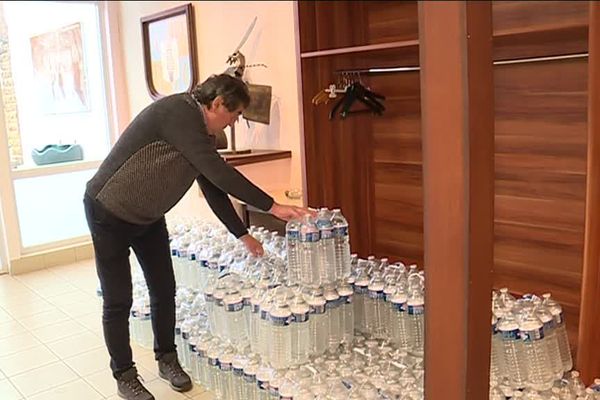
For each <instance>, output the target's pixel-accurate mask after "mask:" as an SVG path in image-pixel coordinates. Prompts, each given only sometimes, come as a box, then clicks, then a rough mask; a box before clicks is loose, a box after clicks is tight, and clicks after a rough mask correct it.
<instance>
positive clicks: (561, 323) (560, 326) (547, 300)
mask: <svg viewBox="0 0 600 400" xmlns="http://www.w3.org/2000/svg"><path fill="white" fill-rule="evenodd" d="M542 298H543V299H544V300H543V302H542V304H543V305H544V306H546V307H547V308H548V310H549V311H550V312H551V313H552V316H553V317H554V323H555V329H556V338H557V340H558V350H559V351H560V359H561V361H562V367H563V371H565V372H566V371H570V370H571V369H572V368H573V357H572V355H571V347H570V346H569V337H568V336H567V327H566V324H565V320H564V318H563V310H562V307H561V306H560V304H558V303H557V302H556V301H554V299H552V298H551V295H550V293H545V294H543V295H542Z"/></svg>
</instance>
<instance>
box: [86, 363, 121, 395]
mask: <svg viewBox="0 0 600 400" xmlns="http://www.w3.org/2000/svg"><path fill="white" fill-rule="evenodd" d="M84 379H85V381H86V382H87V383H89V384H90V385H91V386H92V387H93V388H94V389H96V391H98V392H99V393H100V394H101V395H102V396H104V397H110V396H113V395H116V394H117V381H115V378H113V376H112V372H111V371H110V370H109V369H104V370H102V371H100V372H96V373H94V374H92V375H88V376H86V377H85V378H84Z"/></svg>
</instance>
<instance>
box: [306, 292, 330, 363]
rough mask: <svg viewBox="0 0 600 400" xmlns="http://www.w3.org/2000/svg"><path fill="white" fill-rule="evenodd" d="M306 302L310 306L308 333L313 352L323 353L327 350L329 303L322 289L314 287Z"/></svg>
mask: <svg viewBox="0 0 600 400" xmlns="http://www.w3.org/2000/svg"><path fill="white" fill-rule="evenodd" d="M306 302H307V303H308V305H309V307H310V316H309V322H310V325H309V329H310V334H309V335H308V336H309V338H310V343H311V353H314V354H321V353H323V351H324V350H325V346H326V339H327V337H326V336H325V332H326V330H327V316H326V315H325V305H326V304H327V302H326V300H325V298H324V297H323V290H322V289H313V290H312V291H311V292H310V293H309V294H308V295H307V297H306Z"/></svg>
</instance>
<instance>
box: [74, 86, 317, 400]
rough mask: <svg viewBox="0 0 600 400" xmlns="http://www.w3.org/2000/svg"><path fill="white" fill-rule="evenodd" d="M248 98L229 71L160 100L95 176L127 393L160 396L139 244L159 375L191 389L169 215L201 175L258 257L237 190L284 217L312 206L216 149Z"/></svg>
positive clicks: (109, 307)
mask: <svg viewBox="0 0 600 400" xmlns="http://www.w3.org/2000/svg"><path fill="white" fill-rule="evenodd" d="M249 102H250V96H249V94H248V88H247V87H246V85H245V84H244V83H243V82H242V81H241V80H239V79H237V78H234V77H231V76H229V75H225V74H223V75H217V76H212V77H210V78H209V79H207V80H206V81H205V82H203V83H202V84H201V85H198V86H197V87H196V88H195V89H194V90H193V92H192V93H191V94H188V93H182V94H176V95H172V96H168V97H165V98H163V99H160V100H158V101H156V102H155V103H153V104H151V105H150V106H148V107H147V108H145V109H144V110H143V111H142V112H141V113H140V114H139V115H138V116H137V117H136V118H135V119H134V120H133V121H132V122H131V124H130V125H129V126H128V127H127V129H125V131H124V132H123V134H122V135H121V137H120V138H119V140H118V141H117V143H116V144H115V146H114V147H113V149H112V150H111V152H110V153H109V155H108V156H107V158H106V159H105V160H104V162H103V163H102V165H100V168H99V169H98V172H97V173H96V174H95V175H94V177H93V178H92V179H91V180H90V181H89V182H88V184H87V189H86V193H85V196H84V206H85V211H86V217H87V221H88V225H89V228H90V232H91V234H92V240H93V244H94V250H95V254H96V269H97V272H98V277H99V279H100V285H101V288H102V293H103V300H104V303H103V316H102V324H103V330H104V338H105V341H106V346H107V347H108V352H109V354H110V359H111V361H110V366H111V369H112V371H113V376H114V377H115V379H116V380H117V388H118V394H119V396H120V397H122V398H125V399H130V400H152V399H154V397H153V396H152V395H151V394H150V393H149V392H148V391H147V390H146V388H144V386H143V385H142V384H141V383H140V381H139V380H138V375H137V370H136V368H135V364H134V363H133V359H132V353H131V348H130V346H129V325H128V318H129V312H130V309H131V304H132V294H131V290H132V283H131V271H130V266H129V248H130V247H131V248H132V249H133V250H134V252H135V254H136V257H137V258H138V260H139V263H140V265H141V267H142V270H143V272H144V276H145V279H146V282H147V284H148V289H149V292H150V300H151V311H152V330H153V332H154V353H155V358H156V360H157V361H158V367H159V372H160V377H161V378H163V379H165V380H167V381H169V383H170V385H171V387H172V388H173V389H174V390H177V391H187V390H190V389H191V387H192V383H191V380H190V377H189V376H188V375H187V374H186V373H185V372H184V371H183V370H182V368H181V366H180V365H179V363H178V361H177V354H176V351H175V344H174V331H175V280H174V276H173V268H172V264H171V258H170V252H169V241H168V232H167V229H166V225H165V218H164V215H165V213H166V212H167V211H168V210H170V209H171V208H172V207H173V206H174V205H175V204H176V203H177V202H178V201H179V200H180V199H181V197H183V195H184V194H185V193H186V192H187V190H188V189H189V188H190V186H191V185H192V184H193V182H194V180H196V181H197V182H198V184H199V185H200V188H201V190H202V192H203V193H204V196H205V198H206V200H207V202H208V204H209V205H210V207H211V209H212V210H213V212H214V213H215V214H216V215H217V217H218V218H219V219H220V220H221V221H222V222H223V224H225V226H226V227H227V228H228V229H229V231H230V232H231V233H232V234H233V235H235V236H236V237H237V238H239V239H240V240H241V241H242V242H243V243H244V245H245V246H246V248H247V249H248V251H249V252H250V253H252V254H254V255H257V256H260V255H262V254H263V249H262V246H261V244H260V243H259V242H258V241H257V240H256V239H254V238H253V237H252V236H250V235H249V234H248V232H247V230H246V228H245V226H244V224H243V223H242V222H241V220H240V219H239V217H238V216H237V214H236V212H235V210H234V208H233V206H232V204H231V202H230V200H229V197H228V196H227V195H228V194H230V195H232V196H234V197H236V198H238V199H240V200H243V201H245V202H246V203H248V204H251V205H253V206H255V207H257V208H259V209H261V210H264V211H268V212H270V213H271V214H273V215H274V216H276V217H278V218H281V219H283V220H289V219H291V218H296V217H301V216H302V215H304V214H305V213H307V212H309V211H308V210H306V209H303V208H299V207H293V206H285V205H280V204H277V203H275V202H274V201H273V199H272V198H271V197H270V196H269V195H267V194H265V193H264V192H263V191H262V190H260V189H259V188H258V187H256V186H254V185H253V184H252V183H251V182H250V181H248V180H247V179H246V178H245V177H244V176H243V175H242V174H240V173H239V172H237V171H236V170H235V169H234V168H233V167H231V166H230V165H228V164H227V163H226V162H225V161H224V160H223V159H222V158H221V157H220V156H219V154H218V153H217V151H216V149H215V146H214V135H215V134H216V133H218V132H219V131H221V130H222V129H224V128H225V127H226V126H228V125H232V124H233V123H235V122H236V121H237V119H238V117H239V115H240V114H241V113H242V111H243V110H244V108H245V107H247V106H248V104H249Z"/></svg>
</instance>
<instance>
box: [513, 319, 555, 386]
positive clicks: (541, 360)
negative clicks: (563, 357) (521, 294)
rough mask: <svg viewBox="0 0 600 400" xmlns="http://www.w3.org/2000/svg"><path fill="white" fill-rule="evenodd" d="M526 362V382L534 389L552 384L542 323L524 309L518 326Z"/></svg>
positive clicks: (552, 379) (552, 377) (552, 378)
mask: <svg viewBox="0 0 600 400" xmlns="http://www.w3.org/2000/svg"><path fill="white" fill-rule="evenodd" d="M519 329H520V331H521V333H520V334H521V338H522V339H523V349H524V350H525V357H526V360H527V364H528V374H527V383H528V385H529V386H530V387H531V388H533V389H536V390H549V389H551V388H552V385H553V384H554V376H553V371H552V366H551V364H550V361H549V359H548V351H547V346H546V343H545V342H544V325H543V323H542V321H541V320H540V319H539V318H537V317H536V316H535V315H534V314H533V313H531V312H528V311H526V314H524V315H523V316H522V317H521V323H520V326H519Z"/></svg>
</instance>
